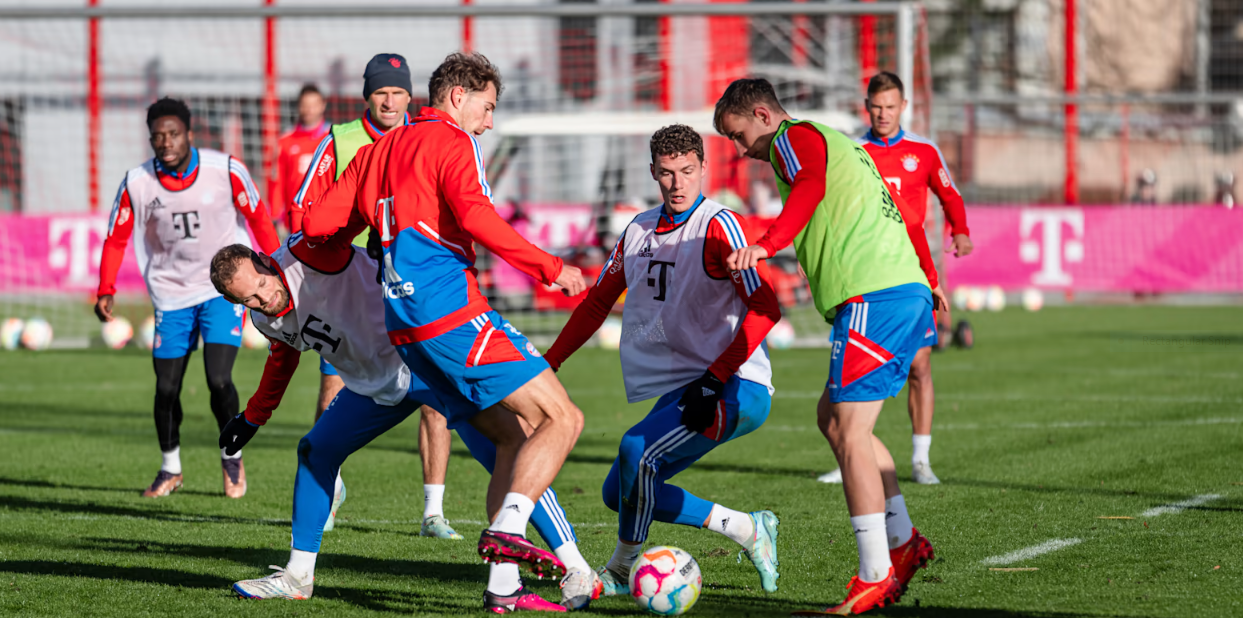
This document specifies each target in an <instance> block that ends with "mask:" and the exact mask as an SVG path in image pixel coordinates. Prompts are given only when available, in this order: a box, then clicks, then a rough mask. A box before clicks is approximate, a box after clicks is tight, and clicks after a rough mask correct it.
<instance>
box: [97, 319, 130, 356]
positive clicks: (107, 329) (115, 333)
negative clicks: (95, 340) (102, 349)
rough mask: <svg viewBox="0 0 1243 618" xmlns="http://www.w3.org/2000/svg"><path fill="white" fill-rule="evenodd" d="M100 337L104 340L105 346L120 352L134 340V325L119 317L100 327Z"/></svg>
mask: <svg viewBox="0 0 1243 618" xmlns="http://www.w3.org/2000/svg"><path fill="white" fill-rule="evenodd" d="M99 336H100V337H102V338H103V340H104V345H106V346H108V347H110V348H112V349H114V350H120V349H121V348H123V347H125V344H127V343H129V340H130V339H133V338H134V325H133V324H130V323H129V320H127V319H125V318H123V317H120V316H117V317H115V318H113V319H112V321H111V322H104V323H103V324H101V325H100V327H99Z"/></svg>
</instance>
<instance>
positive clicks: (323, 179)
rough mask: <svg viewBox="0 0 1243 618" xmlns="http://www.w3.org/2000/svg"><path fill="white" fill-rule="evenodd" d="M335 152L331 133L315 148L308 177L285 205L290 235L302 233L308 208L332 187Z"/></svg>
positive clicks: (305, 177)
mask: <svg viewBox="0 0 1243 618" xmlns="http://www.w3.org/2000/svg"><path fill="white" fill-rule="evenodd" d="M334 152H336V150H335V149H334V146H333V140H332V133H331V132H329V133H328V135H325V136H324V139H322V140H320V142H319V146H317V147H316V148H315V154H314V155H312V156H311V164H310V166H308V167H307V168H306V175H305V176H303V177H302V182H301V183H299V184H298V189H297V191H295V192H294V194H293V195H292V196H291V197H290V198H289V203H287V204H285V207H286V208H288V209H289V233H290V234H293V233H294V232H301V231H302V217H303V215H305V214H306V209H307V207H308V206H310V204H311V203H312V202H315V201H318V200H319V198H320V196H321V195H323V194H324V192H326V191H327V190H328V188H329V187H331V186H332V182H333V180H334V179H335V178H336V175H337V174H336V170H337V166H336V160H335V159H333V153H334Z"/></svg>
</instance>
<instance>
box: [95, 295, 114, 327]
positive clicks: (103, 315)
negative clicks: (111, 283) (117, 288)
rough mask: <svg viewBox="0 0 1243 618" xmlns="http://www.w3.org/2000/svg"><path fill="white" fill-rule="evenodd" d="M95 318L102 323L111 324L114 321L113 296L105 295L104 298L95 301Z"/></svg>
mask: <svg viewBox="0 0 1243 618" xmlns="http://www.w3.org/2000/svg"><path fill="white" fill-rule="evenodd" d="M95 317H97V318H99V321H100V322H111V321H112V295H111V294H104V295H103V296H100V297H99V300H97V301H95Z"/></svg>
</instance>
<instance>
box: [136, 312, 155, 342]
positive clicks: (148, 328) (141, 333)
mask: <svg viewBox="0 0 1243 618" xmlns="http://www.w3.org/2000/svg"><path fill="white" fill-rule="evenodd" d="M138 341H139V342H141V343H142V347H144V348H146V349H148V350H150V349H152V348H154V347H155V316H151V315H149V316H147V319H145V320H143V321H142V324H141V325H139V326H138Z"/></svg>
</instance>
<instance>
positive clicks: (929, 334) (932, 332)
mask: <svg viewBox="0 0 1243 618" xmlns="http://www.w3.org/2000/svg"><path fill="white" fill-rule="evenodd" d="M935 334H937V332H936V331H934V330H932V329H931V328H929V329H928V330H927V331H925V332H924V339H927V338H929V337H931V336H933V335H935Z"/></svg>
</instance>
